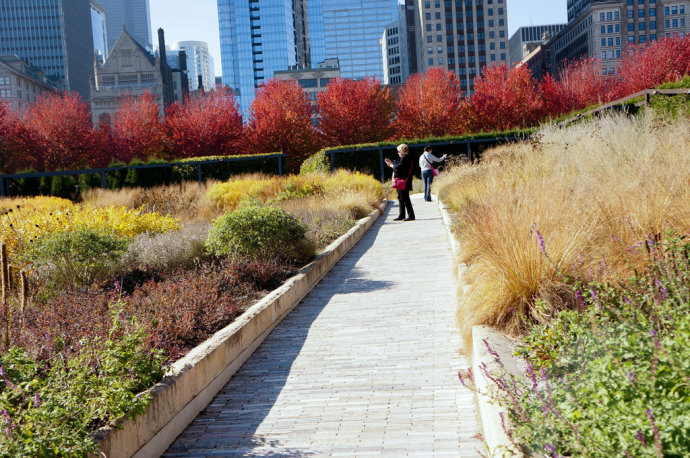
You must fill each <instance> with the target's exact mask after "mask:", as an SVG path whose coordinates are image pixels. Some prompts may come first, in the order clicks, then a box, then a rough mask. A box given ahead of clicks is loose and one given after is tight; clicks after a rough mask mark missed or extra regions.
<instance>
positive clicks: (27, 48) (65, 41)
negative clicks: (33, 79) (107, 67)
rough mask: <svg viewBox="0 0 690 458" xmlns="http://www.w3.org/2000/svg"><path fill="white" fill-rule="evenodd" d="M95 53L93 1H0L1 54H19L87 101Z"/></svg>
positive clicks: (21, 57)
mask: <svg viewBox="0 0 690 458" xmlns="http://www.w3.org/2000/svg"><path fill="white" fill-rule="evenodd" d="M93 53H94V46H93V36H92V30H91V5H90V1H89V0H41V1H36V0H0V55H13V54H14V55H17V56H18V57H19V58H20V59H22V60H24V61H26V62H28V63H29V64H31V65H34V66H36V67H39V68H41V69H42V70H43V71H44V72H45V75H46V76H55V77H57V78H59V79H60V80H62V83H63V86H64V87H65V88H67V89H69V90H72V91H77V92H79V93H80V94H81V96H82V97H83V98H84V100H88V99H89V97H90V93H89V77H90V76H91V75H92V74H93Z"/></svg>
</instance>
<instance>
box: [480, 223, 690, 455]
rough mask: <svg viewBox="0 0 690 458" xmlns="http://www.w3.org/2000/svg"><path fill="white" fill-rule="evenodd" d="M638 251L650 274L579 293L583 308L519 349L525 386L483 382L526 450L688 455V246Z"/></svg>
mask: <svg viewBox="0 0 690 458" xmlns="http://www.w3.org/2000/svg"><path fill="white" fill-rule="evenodd" d="M640 247H644V248H645V249H646V250H647V251H648V253H649V257H650V262H649V265H648V268H647V269H646V270H645V271H642V272H638V274H637V275H636V276H634V277H633V278H632V279H630V280H623V281H620V282H619V283H617V284H610V283H609V284H602V283H598V282H590V283H588V284H586V285H579V286H576V296H577V297H578V301H579V310H567V311H563V312H561V313H560V314H559V315H558V316H557V317H556V319H555V320H554V322H552V323H550V324H549V325H542V326H538V327H535V328H534V329H533V330H532V332H531V333H530V335H529V336H528V337H527V338H526V339H525V344H524V345H523V346H522V347H521V348H520V349H519V350H518V354H519V355H521V356H522V357H524V358H526V359H527V361H528V368H527V373H526V376H525V378H524V379H523V378H516V377H511V376H508V375H506V374H488V373H487V374H486V375H487V376H488V377H489V378H492V379H493V380H494V381H495V382H496V385H497V386H498V387H499V392H498V398H499V400H500V402H501V403H502V404H503V405H504V406H505V407H506V410H507V413H508V420H509V424H510V427H509V428H508V430H507V432H508V433H509V436H510V437H511V439H512V440H513V441H514V443H515V444H516V446H517V447H518V448H519V449H521V450H522V451H523V452H525V453H527V454H533V453H543V454H547V455H548V456H588V457H608V456H678V457H680V456H687V452H688V450H690V384H689V381H690V243H689V242H688V240H687V238H686V237H683V236H677V235H674V234H670V235H669V237H668V238H667V240H666V241H665V242H657V241H655V240H654V238H652V237H649V239H648V240H646V241H645V242H644V243H642V244H640V245H638V247H636V248H637V249H640ZM487 345H488V344H487ZM494 356H496V355H494ZM496 357H497V356H496Z"/></svg>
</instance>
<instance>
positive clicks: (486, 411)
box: [434, 196, 525, 456]
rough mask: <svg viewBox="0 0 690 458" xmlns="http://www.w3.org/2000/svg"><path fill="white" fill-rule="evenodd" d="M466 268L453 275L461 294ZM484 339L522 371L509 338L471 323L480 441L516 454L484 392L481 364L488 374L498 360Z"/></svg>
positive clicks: (497, 451)
mask: <svg viewBox="0 0 690 458" xmlns="http://www.w3.org/2000/svg"><path fill="white" fill-rule="evenodd" d="M434 197H435V198H436V200H437V202H438V206H439V209H440V210H441V215H442V216H443V223H444V225H445V226H446V230H447V231H448V239H449V241H450V247H451V251H452V253H453V257H454V259H455V260H456V261H457V260H458V258H459V249H460V244H459V243H458V241H457V239H456V238H455V236H454V235H453V233H452V232H451V226H452V220H451V218H450V214H449V212H448V206H447V205H446V204H445V203H443V202H441V201H440V200H438V198H437V196H434ZM466 269H467V266H466V265H464V264H459V265H458V268H457V276H456V280H457V282H458V288H462V291H463V294H466V293H467V291H468V289H469V287H468V286H467V285H464V284H463V279H462V275H463V273H464V272H465V270H466ZM485 341H486V343H485ZM487 343H488V345H489V346H490V347H491V350H492V351H495V352H496V353H497V354H498V355H499V357H500V360H501V362H502V363H503V365H504V367H505V369H506V370H507V371H508V372H510V373H511V374H513V375H515V376H522V374H524V373H525V364H524V362H522V361H520V360H518V359H517V358H516V357H515V356H513V351H514V350H515V344H514V342H513V341H512V340H510V339H509V338H508V337H506V336H504V335H503V334H501V333H500V332H498V331H497V330H496V329H493V328H491V327H489V326H473V327H472V348H471V349H469V350H470V355H469V356H470V359H471V360H472V373H473V374H474V380H475V385H476V388H477V392H476V393H477V397H476V400H477V405H478V406H479V419H480V424H481V427H482V434H483V436H484V442H485V443H486V446H487V448H488V450H489V453H490V456H504V455H505V456H520V454H519V453H518V451H517V450H515V448H514V447H513V446H512V444H511V442H510V439H509V438H508V436H507V435H506V433H505V431H504V429H503V426H502V422H501V415H502V414H503V413H505V409H504V408H502V407H501V406H500V405H498V404H495V403H493V401H492V400H491V399H490V398H489V396H488V394H489V393H492V392H494V391H495V390H496V387H495V385H494V383H493V382H492V381H491V380H489V378H488V377H486V375H485V374H484V371H483V370H482V366H483V367H485V368H486V370H487V371H488V373H489V374H492V373H493V372H495V371H497V370H498V369H499V364H498V362H497V361H496V359H495V358H494V356H493V355H491V354H490V353H489V350H488V348H487V345H486V344H487Z"/></svg>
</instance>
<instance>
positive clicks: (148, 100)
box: [101, 93, 165, 164]
mask: <svg viewBox="0 0 690 458" xmlns="http://www.w3.org/2000/svg"><path fill="white" fill-rule="evenodd" d="M101 130H102V129H101ZM110 133H111V138H112V146H113V153H114V155H113V157H112V159H113V160H115V161H121V162H124V163H126V164H127V163H129V162H130V161H131V160H132V159H135V158H136V159H141V160H147V159H150V158H161V157H163V153H164V148H165V143H164V140H165V135H164V134H163V125H162V123H161V116H160V106H159V105H158V104H157V103H156V101H155V100H154V98H153V96H152V95H151V94H149V93H145V94H144V95H141V96H138V97H126V98H124V100H123V101H122V104H121V105H120V108H119V109H118V110H117V112H116V113H115V116H114V118H113V121H112V125H111V129H110Z"/></svg>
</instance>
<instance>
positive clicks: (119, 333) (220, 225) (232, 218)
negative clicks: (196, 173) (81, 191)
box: [0, 172, 382, 455]
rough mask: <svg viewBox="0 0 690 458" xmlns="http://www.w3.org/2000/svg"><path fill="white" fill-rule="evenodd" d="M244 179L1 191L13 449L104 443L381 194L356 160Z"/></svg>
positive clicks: (72, 449)
mask: <svg viewBox="0 0 690 458" xmlns="http://www.w3.org/2000/svg"><path fill="white" fill-rule="evenodd" d="M239 180H242V182H241V185H239V186H238V185H236V184H233V183H232V182H229V183H218V184H211V185H210V186H209V189H205V188H203V187H202V188H199V186H198V185H196V184H186V185H178V186H176V187H174V188H153V189H150V190H137V189H132V190H125V191H118V192H112V191H111V192H103V191H95V192H94V193H93V194H92V195H90V196H87V201H86V202H85V203H84V204H73V203H71V202H69V201H64V200H60V199H55V198H37V199H33V200H28V199H25V200H21V201H12V202H8V201H3V204H4V205H5V208H6V214H5V215H4V217H3V220H2V223H3V225H2V229H3V234H4V239H5V241H6V249H7V251H8V254H9V260H10V262H9V263H7V264H8V265H10V266H11V269H0V270H3V272H6V273H5V275H3V277H4V278H5V283H4V284H5V285H7V286H8V287H9V284H10V283H13V284H14V289H11V290H10V289H9V288H8V291H9V297H8V300H7V306H4V307H2V308H1V309H0V323H1V324H2V327H1V330H2V333H1V334H2V342H0V345H2V347H3V351H4V354H3V356H1V357H0V366H2V372H3V374H4V375H3V378H2V380H0V411H2V412H3V414H2V419H0V423H3V424H4V426H3V428H4V429H6V431H7V434H4V435H2V436H0V446H1V447H2V448H3V449H6V450H9V451H10V452H11V453H14V454H42V453H58V454H60V453H62V454H67V455H73V454H82V453H86V452H90V451H94V450H95V449H94V447H95V445H94V443H93V441H92V439H91V437H90V432H91V431H93V430H95V429H96V428H98V427H101V426H104V425H106V424H109V423H110V422H111V421H113V420H114V419H117V418H120V417H122V416H124V415H128V416H132V415H137V414H140V413H141V412H143V409H144V408H145V407H146V405H147V404H148V401H149V397H148V396H136V394H137V393H138V392H140V391H141V390H142V389H145V388H147V387H149V386H151V385H152V384H153V383H154V382H156V381H157V380H159V379H160V378H161V377H162V375H163V372H164V370H165V367H166V366H167V365H168V364H170V363H172V362H174V361H176V360H178V359H179V358H181V357H183V356H184V355H185V354H186V353H187V352H188V351H189V350H190V349H192V348H194V347H196V345H198V344H199V343H200V342H203V341H204V340H205V339H207V338H209V337H210V336H212V335H213V334H214V333H215V332H216V331H218V330H219V329H222V328H224V327H225V326H227V325H228V324H230V323H232V322H233V320H235V319H236V318H237V317H238V316H240V315H241V314H242V313H243V312H244V311H246V310H248V309H249V308H250V307H251V306H252V304H254V303H256V301H257V300H259V299H261V297H263V296H265V295H266V294H267V293H268V292H269V291H271V290H274V289H275V288H277V287H278V286H279V285H280V284H281V283H282V282H283V281H285V279H287V278H289V277H290V276H292V275H294V273H295V272H297V271H299V269H300V268H301V266H303V265H305V264H306V263H308V262H310V260H311V259H313V257H314V253H315V251H317V250H318V251H321V250H322V249H323V248H324V247H325V246H327V245H328V244H329V243H331V242H332V241H333V240H335V239H337V238H338V237H340V236H341V235H342V234H344V233H346V232H347V231H348V230H349V229H350V228H351V227H352V226H354V225H355V224H356V222H357V220H358V219H359V218H361V217H362V216H366V215H368V214H369V213H370V212H371V209H372V208H377V207H378V205H380V202H381V197H382V189H381V185H380V184H379V183H378V182H376V181H375V180H373V179H372V178H369V177H365V176H362V175H359V174H351V173H347V172H338V173H337V174H334V175H332V176H325V175H318V176H317V175H310V176H302V177H300V176H293V177H288V178H284V179H278V178H268V177H263V176H248V177H243V178H240V179H239ZM160 209H165V213H166V216H162V215H161V214H159V213H157V210H160ZM211 220H213V222H212V223H211V222H210V221H211ZM20 270H21V272H23V273H22V274H21V275H19V271H20ZM20 283H21V285H28V286H29V288H28V293H27V291H26V289H25V288H24V287H23V286H22V287H18V285H20ZM8 350H11V351H8ZM118 355H119V356H118ZM137 361H138V362H139V363H137ZM74 376H76V378H77V381H75V382H74V383H71V382H69V381H68V380H70V378H72V377H74ZM92 386H93V387H95V388H96V387H98V386H101V387H103V386H105V387H104V388H103V389H100V390H97V389H92V388H91V387H92ZM56 387H62V390H61V391H60V390H57V389H56ZM84 406H90V407H89V408H83V407H84ZM51 430H52V431H56V432H57V434H53V433H48V431H51ZM49 451H50V452H49Z"/></svg>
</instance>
